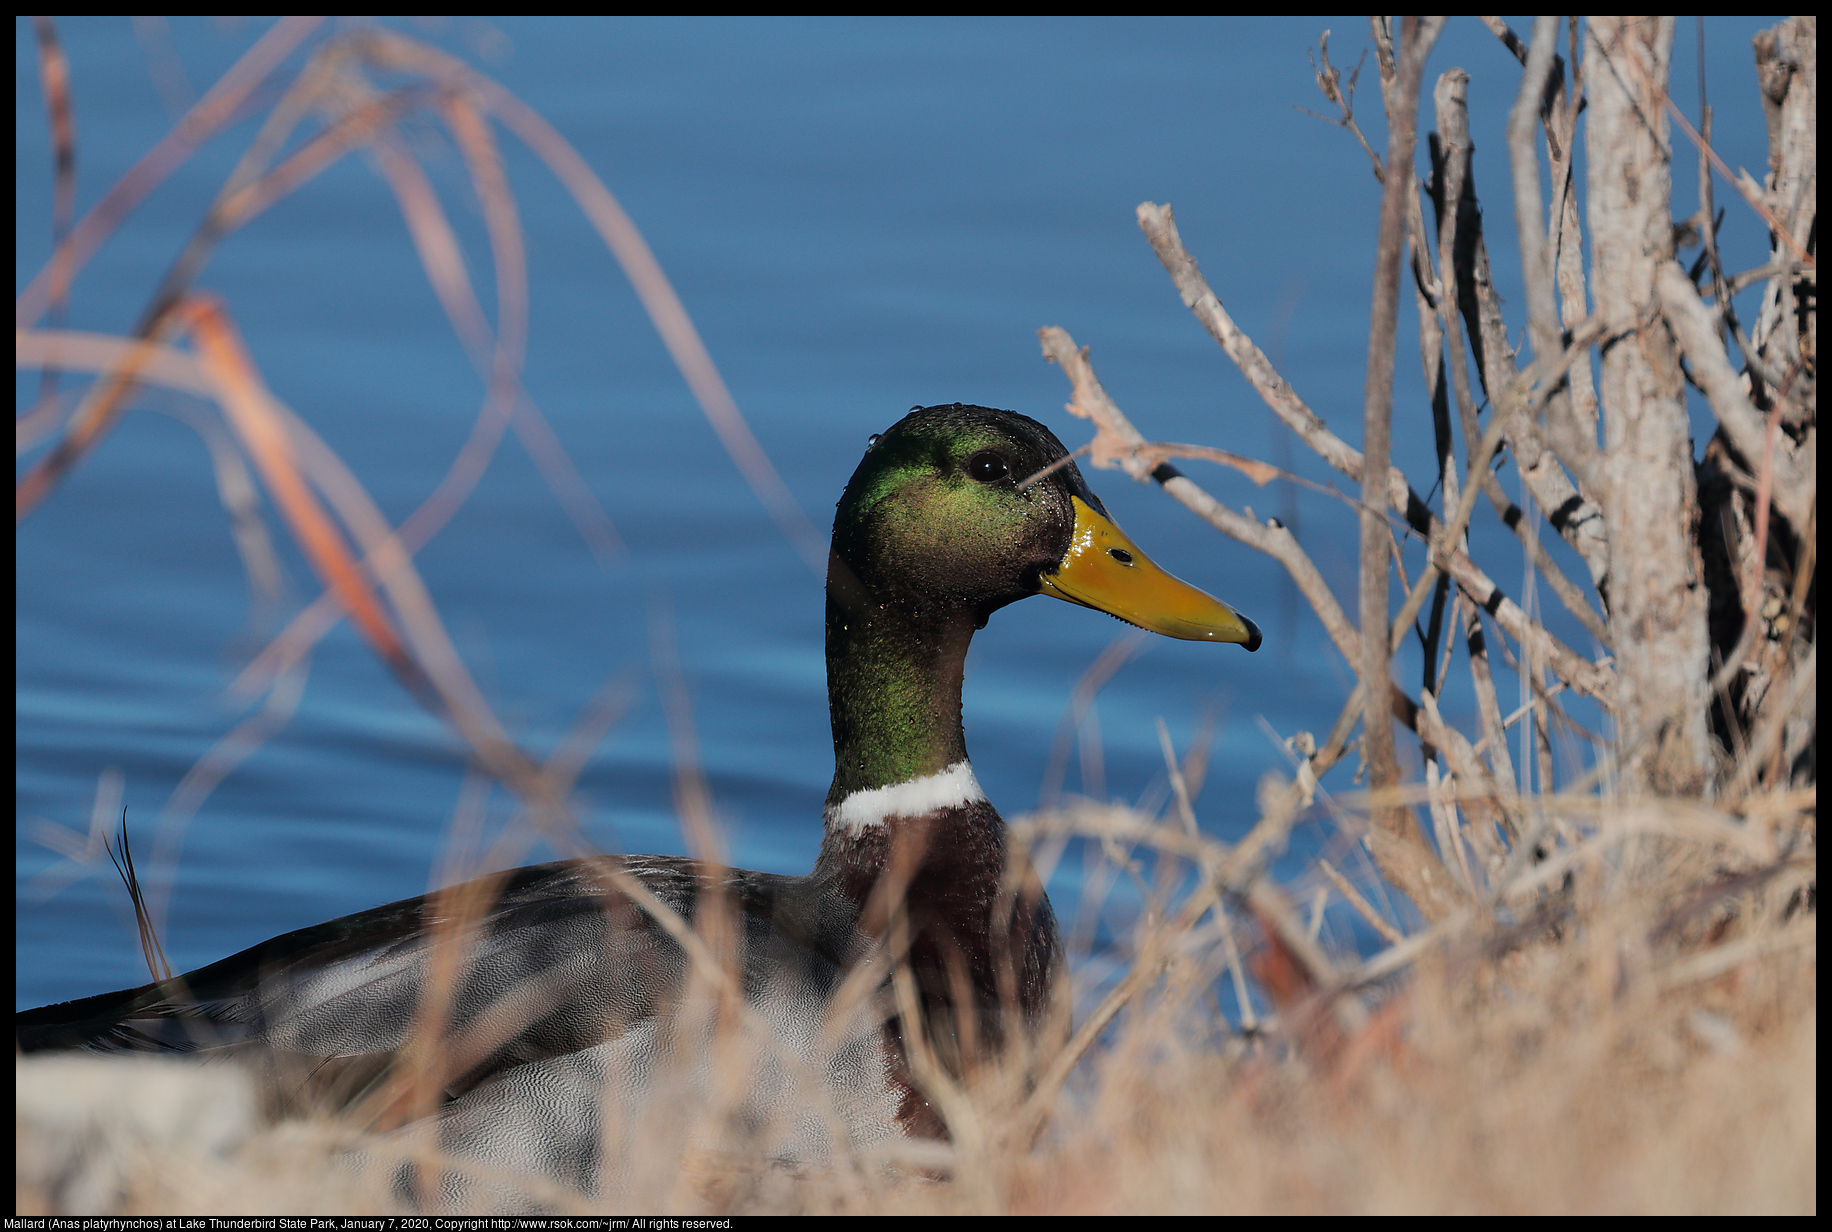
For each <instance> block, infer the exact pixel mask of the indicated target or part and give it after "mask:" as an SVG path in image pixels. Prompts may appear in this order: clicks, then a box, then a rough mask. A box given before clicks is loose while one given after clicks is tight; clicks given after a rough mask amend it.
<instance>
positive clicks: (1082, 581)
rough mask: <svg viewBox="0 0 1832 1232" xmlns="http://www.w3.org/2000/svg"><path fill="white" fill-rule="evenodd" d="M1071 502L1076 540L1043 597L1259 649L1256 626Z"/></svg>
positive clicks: (1197, 638) (1171, 632) (1195, 638)
mask: <svg viewBox="0 0 1832 1232" xmlns="http://www.w3.org/2000/svg"><path fill="white" fill-rule="evenodd" d="M1069 500H1070V501H1071V502H1073V504H1074V506H1075V532H1074V536H1073V538H1072V539H1071V540H1070V542H1069V551H1068V554H1067V555H1066V556H1064V557H1063V558H1062V567H1061V568H1059V569H1058V570H1057V571H1056V572H1054V573H1046V574H1044V575H1043V586H1042V592H1043V593H1044V594H1046V595H1053V596H1055V597H1056V598H1058V599H1066V600H1068V601H1069V602H1070V603H1079V604H1081V605H1082V606H1083V607H1091V608H1093V609H1094V610H1095V611H1098V612H1106V613H1107V614H1108V615H1110V616H1118V617H1119V618H1120V619H1121V620H1123V621H1126V622H1127V623H1128V624H1134V625H1137V626H1139V628H1141V629H1149V630H1151V631H1152V632H1153V633H1162V634H1163V635H1164V636H1166V637H1177V638H1182V639H1183V640H1184V641H1187V642H1239V643H1240V644H1241V645H1243V646H1245V647H1246V648H1247V649H1248V650H1258V649H1259V646H1260V631H1259V626H1258V625H1256V624H1254V623H1253V622H1252V621H1251V620H1248V619H1247V618H1246V617H1245V616H1242V615H1241V614H1240V613H1239V612H1237V611H1235V610H1234V609H1233V608H1231V607H1229V606H1228V605H1227V604H1225V603H1223V602H1222V601H1221V600H1219V599H1215V598H1211V597H1210V596H1209V595H1206V594H1204V593H1203V592H1202V591H1200V590H1197V589H1196V588H1195V587H1194V586H1191V585H1190V584H1189V583H1188V582H1185V581H1182V580H1180V579H1178V578H1175V577H1172V576H1171V575H1170V574H1168V573H1166V572H1165V571H1164V570H1162V569H1160V568H1159V567H1158V566H1157V565H1155V564H1153V563H1152V560H1151V557H1149V556H1147V555H1145V553H1143V552H1141V551H1139V549H1138V547H1137V546H1136V545H1135V544H1134V543H1133V542H1132V540H1130V539H1128V538H1127V537H1126V532H1125V531H1123V530H1121V529H1120V528H1119V527H1117V526H1115V525H1114V524H1113V521H1112V519H1110V518H1108V517H1106V516H1105V515H1103V514H1101V513H1100V512H1099V511H1097V510H1096V509H1095V508H1094V507H1093V506H1092V505H1090V504H1088V503H1087V502H1086V501H1084V500H1082V499H1081V497H1079V496H1071V497H1070V498H1069Z"/></svg>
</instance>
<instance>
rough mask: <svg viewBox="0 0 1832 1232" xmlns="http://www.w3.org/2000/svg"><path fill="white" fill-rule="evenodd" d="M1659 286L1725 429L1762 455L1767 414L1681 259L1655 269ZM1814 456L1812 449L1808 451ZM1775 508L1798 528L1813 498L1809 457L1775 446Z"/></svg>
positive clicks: (1753, 455) (1753, 454) (1740, 447)
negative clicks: (1759, 406) (1736, 365)
mask: <svg viewBox="0 0 1832 1232" xmlns="http://www.w3.org/2000/svg"><path fill="white" fill-rule="evenodd" d="M1655 286H1656V289H1657V291H1658V292H1659V295H1660V307H1661V311H1662V313H1663V314H1664V315H1665V317H1666V322H1667V324H1668V326H1669V327H1671V328H1672V330H1673V333H1674V334H1675V335H1676V336H1677V337H1678V339H1679V345H1680V348H1681V349H1682V350H1684V351H1685V353H1686V358H1687V359H1689V360H1691V361H1692V376H1693V378H1694V379H1695V380H1697V381H1698V384H1699V387H1700V388H1701V389H1703V390H1704V391H1705V397H1706V398H1708V399H1709V400H1710V402H1711V410H1712V412H1713V413H1714V414H1715V415H1716V416H1717V418H1718V422H1719V423H1720V424H1722V425H1723V426H1724V431H1725V433H1726V434H1728V435H1729V437H1730V439H1731V441H1732V442H1734V443H1735V445H1736V447H1737V451H1738V452H1739V453H1741V454H1742V455H1743V456H1744V457H1745V458H1746V459H1750V460H1752V462H1753V461H1754V460H1756V459H1760V458H1761V457H1763V455H1764V447H1765V444H1766V441H1767V437H1768V428H1767V424H1766V423H1765V422H1764V417H1763V415H1762V413H1761V412H1760V411H1758V410H1757V409H1756V407H1755V404H1754V403H1752V402H1751V401H1750V400H1749V394H1748V393H1747V392H1746V391H1745V389H1744V384H1743V379H1742V378H1741V377H1739V376H1738V375H1737V373H1736V372H1735V371H1734V370H1733V369H1732V368H1731V366H1730V357H1729V355H1727V354H1726V353H1725V351H1724V344H1723V343H1722V342H1721V341H1719V339H1718V330H1717V321H1716V319H1715V318H1714V316H1713V314H1712V311H1711V309H1710V308H1708V307H1706V306H1705V302H1704V301H1703V300H1701V299H1700V298H1699V294H1698V289H1697V288H1696V287H1694V286H1693V285H1692V280H1691V279H1690V278H1688V277H1686V272H1685V271H1684V270H1682V269H1680V268H1679V263H1678V262H1677V261H1671V260H1669V261H1667V262H1665V263H1664V264H1663V265H1662V266H1661V267H1660V269H1659V271H1658V272H1657V274H1656V283H1655ZM1809 459H1810V455H1809ZM1773 465H1774V484H1773V499H1774V502H1775V508H1777V509H1779V510H1780V511H1781V514H1782V516H1783V517H1785V518H1786V519H1787V520H1788V521H1789V522H1791V523H1793V525H1794V526H1795V527H1796V528H1804V527H1805V526H1806V524H1807V518H1808V511H1809V509H1810V507H1811V505H1812V503H1813V494H1814V490H1815V483H1816V479H1815V474H1814V471H1813V469H1812V467H1811V462H1810V460H1809V461H1807V462H1805V463H1804V464H1803V461H1802V460H1801V459H1799V458H1796V457H1795V456H1793V454H1792V453H1791V452H1785V451H1783V450H1777V451H1776V453H1775V457H1774V464H1773Z"/></svg>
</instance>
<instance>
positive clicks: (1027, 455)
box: [828, 403, 1260, 649]
mask: <svg viewBox="0 0 1832 1232" xmlns="http://www.w3.org/2000/svg"><path fill="white" fill-rule="evenodd" d="M1046 471H1047V472H1048V473H1047V474H1045V473H1043V472H1046ZM832 562H833V563H832V564H831V565H830V567H829V571H828V591H829V593H830V595H832V596H833V597H834V598H835V600H836V601H838V602H839V603H840V604H841V605H842V607H846V608H852V607H856V605H858V604H860V603H865V604H869V605H872V606H878V607H897V608H901V609H904V610H908V611H923V612H928V613H934V612H937V611H938V610H939V609H950V610H953V611H956V612H960V613H962V614H963V615H967V616H970V617H971V619H972V620H973V622H974V624H976V625H983V624H985V622H986V618H987V617H988V616H989V615H991V613H993V612H994V611H997V610H998V609H999V608H1001V607H1004V606H1005V605H1006V604H1008V603H1013V602H1016V601H1017V600H1019V599H1022V598H1025V597H1027V596H1029V595H1034V594H1038V593H1046V594H1051V595H1054V596H1055V597H1056V598H1059V599H1066V600H1068V601H1069V602H1072V603H1079V604H1081V605H1083V606H1085V607H1092V608H1095V609H1097V610H1099V611H1104V612H1107V613H1109V614H1111V615H1114V616H1117V617H1119V618H1120V619H1121V620H1125V621H1128V622H1130V623H1132V624H1136V625H1139V626H1141V627H1143V628H1147V629H1152V630H1154V631H1156V632H1159V633H1163V634H1166V635H1167V636H1170V637H1179V638H1186V639H1191V640H1202V641H1228V642H1239V643H1243V644H1245V645H1246V646H1247V647H1248V649H1257V648H1258V646H1259V641H1260V637H1259V630H1258V629H1257V628H1255V627H1254V625H1253V623H1252V622H1251V621H1249V620H1246V619H1245V618H1244V617H1242V616H1240V615H1239V614H1238V613H1236V612H1234V611H1233V609H1231V608H1229V607H1228V606H1227V605H1225V604H1222V603H1219V602H1217V601H1216V600H1214V599H1212V598H1210V597H1209V596H1207V595H1205V594H1203V593H1202V592H1201V591H1199V590H1196V589H1195V588H1194V587H1192V586H1188V585H1186V584H1185V583H1183V582H1180V581H1178V580H1177V579H1175V578H1173V577H1171V576H1170V575H1169V574H1167V573H1165V572H1164V571H1163V570H1161V569H1159V568H1158V567H1157V566H1156V565H1154V564H1153V563H1152V562H1151V560H1150V559H1149V558H1148V557H1147V556H1145V554H1144V553H1143V552H1141V551H1140V550H1139V549H1138V548H1137V546H1136V545H1134V544H1133V543H1132V541H1131V540H1129V539H1127V538H1126V536H1125V534H1124V533H1123V532H1121V531H1120V529H1119V528H1118V527H1117V526H1115V525H1114V524H1113V521H1112V519H1111V518H1109V517H1108V515H1107V511H1106V508H1105V507H1104V506H1102V504H1101V502H1100V499H1099V498H1098V497H1096V496H1095V495H1094V493H1093V492H1091V491H1090V490H1089V489H1088V485H1087V483H1086V481H1085V480H1083V479H1082V477H1081V471H1080V470H1079V469H1077V467H1076V465H1075V463H1074V462H1073V461H1072V460H1070V458H1069V456H1068V451H1067V450H1066V449H1064V448H1063V446H1062V442H1061V441H1059V440H1057V439H1056V437H1055V434H1054V433H1052V432H1051V431H1050V430H1049V429H1048V428H1046V427H1044V426H1043V425H1042V424H1040V423H1038V422H1037V421H1036V420H1034V419H1031V418H1028V417H1027V416H1024V415H1019V414H1017V413H1015V412H1012V411H999V410H993V409H991V408H988V407H983V406H964V405H962V404H960V403H954V404H952V405H947V406H931V407H919V408H916V409H914V410H912V411H911V412H910V413H909V414H908V415H905V416H904V417H903V418H902V419H900V420H898V421H897V423H896V424H894V425H893V426H892V427H891V428H890V429H889V430H888V431H886V432H885V433H884V434H883V435H881V436H878V437H876V438H874V439H873V441H872V444H871V447H870V448H869V449H867V450H866V453H865V457H864V458H863V459H861V460H860V462H859V467H858V469H857V470H856V471H854V472H853V476H852V479H851V481H850V482H848V483H847V485H846V492H845V495H843V496H842V497H841V498H840V503H839V511H838V513H837V514H836V515H835V517H834V523H833V556H832Z"/></svg>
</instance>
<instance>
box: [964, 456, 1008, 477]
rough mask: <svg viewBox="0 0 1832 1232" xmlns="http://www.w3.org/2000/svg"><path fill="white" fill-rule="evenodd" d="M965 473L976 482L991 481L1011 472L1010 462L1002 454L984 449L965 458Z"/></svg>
mask: <svg viewBox="0 0 1832 1232" xmlns="http://www.w3.org/2000/svg"><path fill="white" fill-rule="evenodd" d="M967 473H968V474H969V475H971V476H973V478H974V480H975V481H976V482H978V483H992V482H994V481H995V480H999V479H1003V478H1005V476H1007V475H1009V474H1011V464H1010V463H1008V462H1006V461H1005V458H1004V457H1003V455H1001V454H997V453H994V452H993V451H992V450H990V449H985V450H981V451H980V452H979V453H976V454H974V455H973V456H972V457H971V458H968V459H967Z"/></svg>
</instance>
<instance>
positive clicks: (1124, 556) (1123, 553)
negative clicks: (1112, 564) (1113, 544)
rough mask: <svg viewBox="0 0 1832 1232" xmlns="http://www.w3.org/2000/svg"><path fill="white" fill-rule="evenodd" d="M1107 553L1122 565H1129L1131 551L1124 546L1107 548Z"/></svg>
mask: <svg viewBox="0 0 1832 1232" xmlns="http://www.w3.org/2000/svg"><path fill="white" fill-rule="evenodd" d="M1107 555H1109V556H1111V557H1113V559H1115V560H1117V561H1119V562H1120V564H1122V565H1130V564H1131V563H1132V553H1131V552H1128V551H1127V550H1126V549H1125V548H1108V549H1107Z"/></svg>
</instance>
